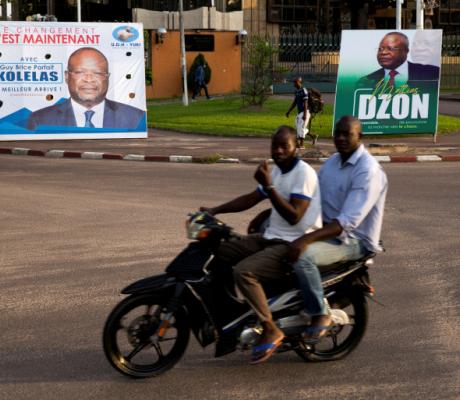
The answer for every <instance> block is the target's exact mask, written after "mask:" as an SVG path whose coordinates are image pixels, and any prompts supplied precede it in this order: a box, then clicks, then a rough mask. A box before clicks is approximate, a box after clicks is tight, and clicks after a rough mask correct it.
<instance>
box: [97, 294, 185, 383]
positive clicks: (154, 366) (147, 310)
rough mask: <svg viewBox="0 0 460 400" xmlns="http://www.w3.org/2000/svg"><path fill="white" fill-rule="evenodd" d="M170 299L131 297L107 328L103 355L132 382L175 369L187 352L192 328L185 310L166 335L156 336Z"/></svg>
mask: <svg viewBox="0 0 460 400" xmlns="http://www.w3.org/2000/svg"><path fill="white" fill-rule="evenodd" d="M167 300H168V299H167V298H161V297H159V296H154V295H151V294H141V295H132V296H130V297H128V298H126V299H124V300H123V301H121V302H120V303H119V304H118V305H117V306H116V307H115V308H114V309H113V311H112V312H111V313H110V315H109V317H108V318H107V321H106V323H105V327H104V333H103V345H104V353H105V356H106V357H107V359H108V361H109V362H110V364H111V365H112V366H113V367H114V368H115V369H116V370H117V371H119V372H121V373H122V374H124V375H128V376H129V377H131V378H150V377H154V376H158V375H160V374H162V373H163V372H165V371H167V370H168V369H170V368H172V367H173V366H174V365H175V364H176V363H177V362H178V361H179V360H180V358H181V357H182V355H183V354H184V352H185V349H186V348H187V344H188V340H189V337H190V328H189V326H188V322H187V316H186V313H185V311H184V309H183V308H179V309H178V310H177V311H176V312H175V313H174V315H173V317H172V319H171V320H170V324H169V327H168V330H167V331H166V333H165V335H164V336H163V337H162V338H161V339H158V338H156V336H155V332H156V331H157V328H158V327H159V325H160V322H161V320H162V318H163V317H164V316H165V311H166V309H165V306H166V303H167Z"/></svg>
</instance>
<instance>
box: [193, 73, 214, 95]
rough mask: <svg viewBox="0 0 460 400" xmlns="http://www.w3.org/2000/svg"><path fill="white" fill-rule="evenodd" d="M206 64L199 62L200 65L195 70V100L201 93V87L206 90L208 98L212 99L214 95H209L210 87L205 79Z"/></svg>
mask: <svg viewBox="0 0 460 400" xmlns="http://www.w3.org/2000/svg"><path fill="white" fill-rule="evenodd" d="M205 68H206V65H205V64H199V65H198V67H197V68H196V70H195V85H194V89H193V96H192V100H195V97H196V96H197V95H198V96H199V95H200V93H201V89H204V92H205V94H206V98H207V99H208V100H210V99H211V98H212V97H211V96H209V93H208V87H207V86H206V80H205Z"/></svg>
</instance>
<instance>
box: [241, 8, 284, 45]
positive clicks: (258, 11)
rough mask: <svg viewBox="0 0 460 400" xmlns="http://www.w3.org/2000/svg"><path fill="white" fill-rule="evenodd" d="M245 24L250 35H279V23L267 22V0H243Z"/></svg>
mask: <svg viewBox="0 0 460 400" xmlns="http://www.w3.org/2000/svg"><path fill="white" fill-rule="evenodd" d="M243 26H244V29H245V30H246V31H247V32H248V34H249V35H258V36H275V37H278V36H279V24H272V23H269V22H267V0H243Z"/></svg>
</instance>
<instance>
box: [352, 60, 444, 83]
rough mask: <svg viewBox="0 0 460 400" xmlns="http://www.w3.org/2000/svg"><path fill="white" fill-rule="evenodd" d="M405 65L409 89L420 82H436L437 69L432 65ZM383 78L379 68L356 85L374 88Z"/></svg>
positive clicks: (383, 73)
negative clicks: (407, 66) (406, 66)
mask: <svg viewBox="0 0 460 400" xmlns="http://www.w3.org/2000/svg"><path fill="white" fill-rule="evenodd" d="M407 64H408V65H409V68H408V72H409V76H408V78H407V84H408V85H409V86H411V87H416V86H417V85H419V84H420V83H421V82H422V81H425V82H426V81H437V80H438V79H439V67H436V66H434V65H423V64H414V63H411V62H408V63H407ZM384 77H385V70H384V69H383V68H380V69H378V70H377V71H375V72H373V73H371V74H369V75H366V76H363V77H362V78H361V79H360V80H359V81H358V85H359V86H361V87H371V86H372V87H374V86H375V85H376V84H377V83H378V82H379V81H381V80H382V79H383V78H384Z"/></svg>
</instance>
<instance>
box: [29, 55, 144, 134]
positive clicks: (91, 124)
mask: <svg viewBox="0 0 460 400" xmlns="http://www.w3.org/2000/svg"><path fill="white" fill-rule="evenodd" d="M109 77H110V73H109V63H108V61H107V58H106V57H105V56H104V54H102V53H101V52H100V51H99V50H97V49H95V48H92V47H82V48H80V49H78V50H76V51H74V52H73V53H72V54H71V55H70V57H69V59H68V61H67V70H66V71H65V81H66V83H67V86H68V89H69V93H70V98H68V99H67V100H65V101H63V102H61V103H58V104H54V105H52V106H49V107H46V108H42V109H40V110H37V111H35V112H33V113H32V114H31V116H30V117H29V120H28V128H29V129H31V130H35V129H37V127H38V126H40V125H45V126H75V127H80V128H121V129H136V128H137V127H138V126H139V124H140V123H141V122H142V120H143V119H144V118H145V111H143V110H140V109H139V108H136V107H132V106H129V105H127V104H123V103H119V102H116V101H113V100H109V99H107V98H106V94H107V90H108V87H109Z"/></svg>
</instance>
